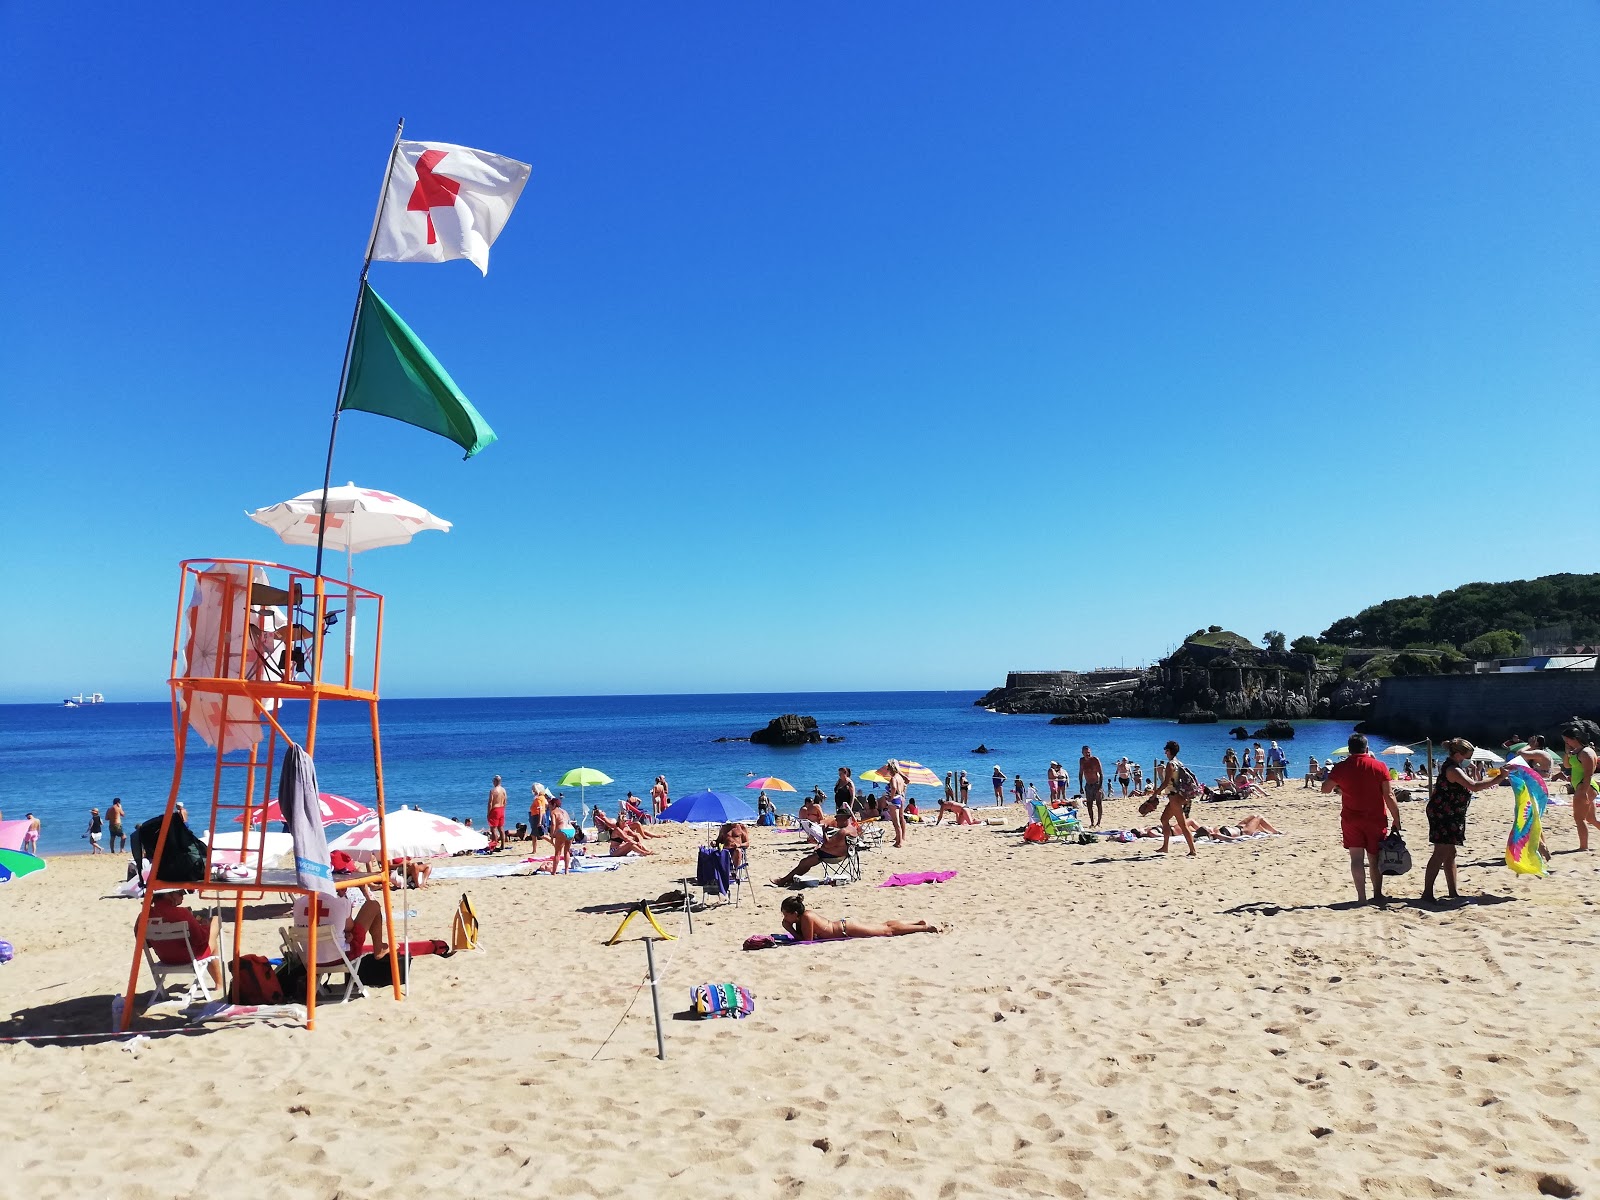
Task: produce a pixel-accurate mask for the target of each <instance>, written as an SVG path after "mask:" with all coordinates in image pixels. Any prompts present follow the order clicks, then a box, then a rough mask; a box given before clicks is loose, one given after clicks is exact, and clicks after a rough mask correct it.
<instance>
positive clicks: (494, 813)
mask: <svg viewBox="0 0 1600 1200" xmlns="http://www.w3.org/2000/svg"><path fill="white" fill-rule="evenodd" d="M505 847H506V790H505V788H503V787H501V786H500V776H498V775H496V776H495V777H494V786H493V787H492V788H490V789H489V849H491V850H504V849H505Z"/></svg>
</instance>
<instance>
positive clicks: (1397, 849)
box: [1378, 830, 1411, 875]
mask: <svg viewBox="0 0 1600 1200" xmlns="http://www.w3.org/2000/svg"><path fill="white" fill-rule="evenodd" d="M1409 870H1411V851H1410V850H1408V849H1406V840H1405V838H1403V837H1401V836H1400V832H1399V830H1390V831H1389V833H1388V835H1387V836H1385V837H1384V839H1383V841H1381V842H1379V843H1378V872H1379V874H1381V875H1404V874H1405V873H1406V872H1407V871H1409Z"/></svg>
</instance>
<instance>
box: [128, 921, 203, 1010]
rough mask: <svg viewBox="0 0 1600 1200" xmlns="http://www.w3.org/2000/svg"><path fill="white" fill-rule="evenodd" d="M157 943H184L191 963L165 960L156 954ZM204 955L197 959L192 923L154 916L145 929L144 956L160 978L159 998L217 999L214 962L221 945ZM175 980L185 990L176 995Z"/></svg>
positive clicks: (151, 971)
mask: <svg viewBox="0 0 1600 1200" xmlns="http://www.w3.org/2000/svg"><path fill="white" fill-rule="evenodd" d="M156 942H182V943H183V949H184V952H185V953H186V954H187V955H188V957H189V961H188V962H186V963H185V962H172V963H166V962H162V961H161V960H160V959H159V958H157V957H156V952H155V943H156ZM211 951H212V952H211V953H210V954H207V955H206V956H205V957H204V958H196V957H195V954H194V945H193V944H192V943H191V942H190V941H189V926H188V925H187V924H185V923H184V922H182V921H162V920H158V919H155V918H152V919H151V920H150V922H149V923H148V924H146V925H145V929H144V957H145V961H147V962H148V963H149V964H150V977H151V978H152V979H154V980H155V981H156V991H157V993H159V995H158V996H157V999H161V998H167V999H184V1000H198V1001H205V1002H206V1003H209V1002H210V1001H212V1000H215V999H217V996H218V992H217V989H216V988H215V987H214V985H213V984H212V982H211V971H210V967H211V963H212V962H213V960H215V959H216V957H217V955H216V951H217V947H216V946H212V947H211ZM174 983H180V984H182V985H183V991H182V992H181V993H180V994H179V995H177V996H174V995H173V991H172V987H173V984H174Z"/></svg>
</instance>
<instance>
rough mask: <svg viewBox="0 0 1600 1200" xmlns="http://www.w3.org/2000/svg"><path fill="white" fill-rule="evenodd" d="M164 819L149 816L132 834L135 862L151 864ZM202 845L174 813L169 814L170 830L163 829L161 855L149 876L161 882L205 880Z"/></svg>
mask: <svg viewBox="0 0 1600 1200" xmlns="http://www.w3.org/2000/svg"><path fill="white" fill-rule="evenodd" d="M163 820H165V817H164V816H162V817H151V818H150V819H149V820H148V821H146V822H144V824H142V825H140V826H139V828H137V829H135V830H134V831H133V850H134V857H135V858H136V859H137V860H138V861H139V862H144V861H145V860H147V859H148V860H151V861H154V858H155V852H156V842H157V841H159V840H160V838H161V822H162V821H163ZM208 857H209V854H208V852H207V850H206V844H205V843H204V842H202V841H201V840H200V839H199V838H197V837H195V835H194V831H193V830H191V829H190V828H189V826H188V825H187V824H185V823H184V820H183V818H182V817H180V816H179V815H178V814H177V813H173V814H172V827H171V828H170V829H168V830H167V844H166V846H165V847H164V848H163V850H162V852H161V864H160V866H159V867H158V868H156V869H155V870H154V871H153V872H152V875H153V877H154V878H156V879H159V880H161V881H162V882H163V883H198V882H200V881H201V880H203V879H205V877H206V859H207V858H208Z"/></svg>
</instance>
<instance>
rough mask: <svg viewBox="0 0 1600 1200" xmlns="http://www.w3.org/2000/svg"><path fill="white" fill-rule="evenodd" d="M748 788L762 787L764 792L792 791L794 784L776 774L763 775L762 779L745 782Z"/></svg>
mask: <svg viewBox="0 0 1600 1200" xmlns="http://www.w3.org/2000/svg"><path fill="white" fill-rule="evenodd" d="M745 787H747V788H760V789H761V790H762V791H764V792H792V791H794V784H792V783H787V782H785V781H784V780H782V779H779V778H778V777H777V776H776V775H763V776H762V777H761V778H760V779H756V780H752V781H751V782H750V783H747V784H745Z"/></svg>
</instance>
